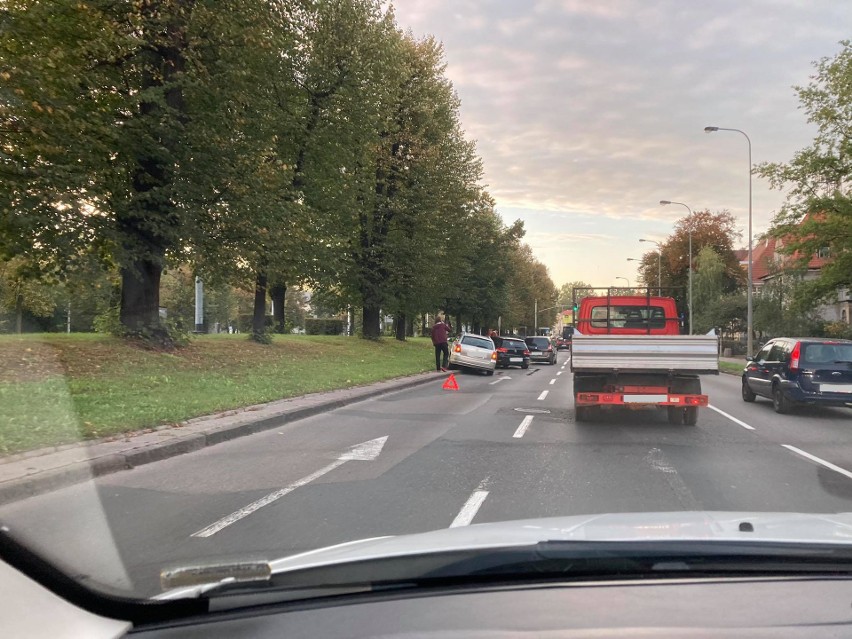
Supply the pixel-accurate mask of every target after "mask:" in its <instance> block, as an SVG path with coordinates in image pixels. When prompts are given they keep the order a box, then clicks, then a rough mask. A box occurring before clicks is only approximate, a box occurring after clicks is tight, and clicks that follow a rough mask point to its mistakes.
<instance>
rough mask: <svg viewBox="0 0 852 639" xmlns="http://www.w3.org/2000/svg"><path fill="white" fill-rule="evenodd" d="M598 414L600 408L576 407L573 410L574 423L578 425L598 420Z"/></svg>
mask: <svg viewBox="0 0 852 639" xmlns="http://www.w3.org/2000/svg"><path fill="white" fill-rule="evenodd" d="M600 412H601V407H600V406H577V407H576V408H575V409H574V421H575V422H577V423H578V424H579V423H580V422H593V421H595V420H596V419H597V418H598V415H600Z"/></svg>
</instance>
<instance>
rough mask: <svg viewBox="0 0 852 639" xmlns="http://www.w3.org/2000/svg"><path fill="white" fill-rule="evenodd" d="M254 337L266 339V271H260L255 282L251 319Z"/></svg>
mask: <svg viewBox="0 0 852 639" xmlns="http://www.w3.org/2000/svg"><path fill="white" fill-rule="evenodd" d="M251 332H252V339H254V340H255V341H264V340H263V335H264V334H265V333H266V271H258V272H257V276H256V278H255V282H254V312H253V315H252V319H251Z"/></svg>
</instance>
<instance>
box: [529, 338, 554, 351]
mask: <svg viewBox="0 0 852 639" xmlns="http://www.w3.org/2000/svg"><path fill="white" fill-rule="evenodd" d="M526 342H527V344H529V345H530V346H535V347H536V348H539V349H542V348H547V347H548V346H550V340H549V339H547V338H546V337H529V338H527V340H526Z"/></svg>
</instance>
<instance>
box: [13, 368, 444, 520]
mask: <svg viewBox="0 0 852 639" xmlns="http://www.w3.org/2000/svg"><path fill="white" fill-rule="evenodd" d="M443 380H444V377H443V376H439V375H435V373H434V372H430V373H420V374H418V375H411V376H408V377H400V378H396V379H391V380H386V381H383V382H376V383H374V384H369V385H366V386H358V387H353V388H345V389H341V390H335V391H328V392H324V393H312V394H310V395H302V396H300V397H291V398H289V399H282V400H278V401H275V402H270V403H268V404H259V405H257V406H248V407H246V408H240V409H237V410H232V411H227V412H224V413H218V414H216V415H207V416H204V417H196V418H194V419H190V420H188V421H186V422H183V423H181V424H179V425H178V426H164V427H161V428H159V429H156V430H154V431H153V432H144V431H143V432H139V433H129V434H126V435H122V436H119V437H116V438H110V439H109V440H92V441H87V442H81V443H78V444H68V445H65V446H58V447H51V448H42V449H39V450H32V451H27V452H24V453H18V454H15V455H9V456H8V457H4V458H0V504H5V503H9V502H12V501H17V500H19V499H24V498H26V497H30V496H33V495H38V494H42V493H46V492H50V491H52V490H57V489H59V488H63V487H65V486H70V485H72V484H77V483H80V482H84V481H86V480H88V479H91V478H92V477H99V476H101V475H108V474H110V473H115V472H118V471H121V470H129V469H131V468H135V467H136V466H141V465H143V464H150V463H151V462H155V461H160V460H163V459H168V458H169V457H175V456H177V455H183V454H184V453H190V452H192V451H195V450H200V449H202V448H205V447H207V446H214V445H216V444H221V443H222V442H226V441H229V440H231V439H236V438H237V437H244V436H246V435H251V434H253V433H258V432H261V431H264V430H269V429H272V428H276V427H279V426H281V425H282V424H285V423H287V422H291V421H295V420H297V419H303V418H305V417H310V416H311V415H316V414H319V413H323V412H326V411H329V410H333V409H335V408H340V407H341V406H346V405H348V404H352V403H355V402H360V401H362V400H365V399H369V398H371V397H377V396H379V395H384V394H387V393H392V392H394V391H398V390H403V389H406V388H412V387H414V386H419V385H421V384H425V383H427V382H429V381H435V382H438V381H441V382H443Z"/></svg>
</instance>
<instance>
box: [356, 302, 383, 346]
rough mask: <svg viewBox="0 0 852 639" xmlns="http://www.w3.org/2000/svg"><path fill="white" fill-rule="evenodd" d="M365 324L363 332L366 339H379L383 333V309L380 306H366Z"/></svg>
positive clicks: (364, 313)
mask: <svg viewBox="0 0 852 639" xmlns="http://www.w3.org/2000/svg"><path fill="white" fill-rule="evenodd" d="M362 317H363V321H364V324H363V326H362V328H361V333H362V335H363V336H364V338H365V339H379V336H380V335H381V311H380V309H379V307H378V306H367V305H365V306H364V310H363V313H362Z"/></svg>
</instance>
